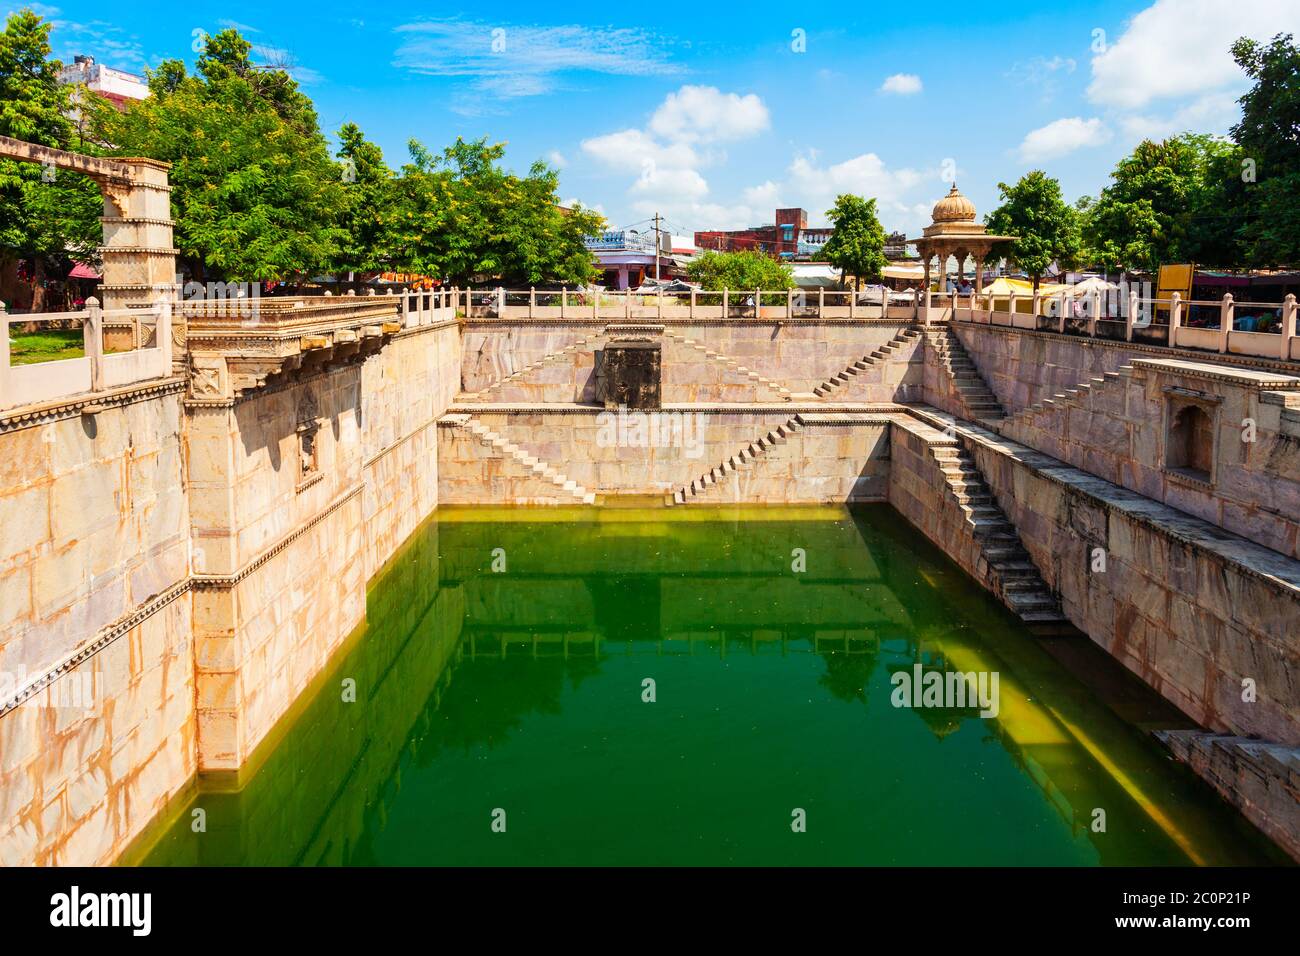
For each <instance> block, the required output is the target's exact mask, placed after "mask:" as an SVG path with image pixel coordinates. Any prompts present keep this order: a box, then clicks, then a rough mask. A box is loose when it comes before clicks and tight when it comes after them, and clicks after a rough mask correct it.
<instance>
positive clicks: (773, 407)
mask: <svg viewBox="0 0 1300 956" xmlns="http://www.w3.org/2000/svg"><path fill="white" fill-rule="evenodd" d="M447 411H448V412H449V413H455V412H461V413H466V414H473V415H599V414H600V413H601V412H604V411H612V410H610V409H605V408H604V407H602V406H600V405H578V404H575V403H567V404H562V403H559V402H536V403H532V404H530V403H526V402H503V403H501V404H492V403H489V402H483V403H479V402H462V401H455V402H453V403H452V404H451V405H450V406H449V407H448V409H447ZM630 411H631V410H629V412H630ZM656 411H659V412H683V413H685V412H709V413H712V414H717V415H767V414H777V413H780V414H782V415H793V414H795V413H799V412H805V413H808V414H837V413H838V414H876V415H887V414H899V413H905V412H906V411H907V406H905V405H900V404H896V403H892V402H891V403H887V404H873V403H867V402H864V403H856V404H855V403H852V402H849V403H844V404H835V403H832V402H755V403H752V404H749V403H739V404H730V403H726V402H677V403H665V404H664V405H662V406H661V407H660V408H658V409H656Z"/></svg>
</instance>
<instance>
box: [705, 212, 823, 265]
mask: <svg viewBox="0 0 1300 956" xmlns="http://www.w3.org/2000/svg"><path fill="white" fill-rule="evenodd" d="M809 231H812V232H815V233H818V234H824V235H825V236H826V238H829V237H830V232H831V231H830V230H828V229H816V230H809V229H808V213H807V212H806V211H805V210H803V209H799V208H798V207H794V208H790V209H778V210H777V211H776V221H775V222H774V223H772V224H770V225H766V226H751V227H750V228H748V229H732V230H726V231H719V230H710V231H707V232H697V233H696V234H695V245H696V246H698V247H699V249H700V251H701V252H708V251H713V252H740V251H741V250H744V249H753V250H755V251H757V252H761V253H763V254H764V255H769V256H771V257H772V258H773V259H794V258H796V257H797V256H798V255H799V243H800V241H801V240H802V239H803V237H804V235H805V233H807V232H809ZM821 244H822V245H824V244H825V240H822V243H821Z"/></svg>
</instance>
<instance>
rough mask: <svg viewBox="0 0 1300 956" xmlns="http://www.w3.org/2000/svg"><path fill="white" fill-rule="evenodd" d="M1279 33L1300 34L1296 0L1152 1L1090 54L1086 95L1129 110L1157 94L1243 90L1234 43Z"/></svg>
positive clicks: (1160, 96) (1299, 9) (1298, 0)
mask: <svg viewBox="0 0 1300 956" xmlns="http://www.w3.org/2000/svg"><path fill="white" fill-rule="evenodd" d="M1282 32H1290V33H1296V34H1300V0H1233V2H1231V3H1225V2H1224V0H1156V3H1154V4H1153V5H1151V6H1150V7H1147V8H1146V9H1145V10H1143V11H1141V12H1140V13H1138V14H1137V15H1136V16H1135V17H1133V19H1132V20H1131V21H1129V23H1128V24H1127V26H1126V28H1125V30H1124V32H1123V33H1122V34H1121V35H1120V37H1119V39H1118V40H1116V41H1115V42H1114V43H1112V44H1110V45H1109V46H1108V47H1107V48H1106V49H1105V50H1104V51H1103V52H1101V53H1098V54H1097V55H1096V56H1094V57H1093V58H1092V82H1091V83H1090V84H1089V86H1088V98H1089V99H1090V100H1091V101H1092V102H1093V103H1096V104H1099V105H1103V106H1112V107H1117V108H1120V109H1129V110H1131V109H1140V108H1141V107H1143V106H1146V105H1147V104H1148V103H1150V102H1151V101H1152V100H1156V99H1163V98H1168V97H1179V96H1190V95H1194V94H1197V93H1204V92H1207V91H1210V90H1218V89H1222V88H1224V87H1226V86H1230V85H1232V86H1235V87H1238V88H1243V87H1244V86H1245V84H1246V82H1247V79H1246V77H1245V76H1244V75H1243V74H1242V72H1241V70H1240V69H1239V68H1238V67H1237V65H1236V63H1234V62H1233V60H1232V55H1231V53H1230V52H1229V47H1230V46H1231V44H1232V42H1233V40H1235V39H1236V38H1237V37H1240V36H1248V37H1252V38H1254V39H1257V40H1258V39H1266V38H1268V37H1271V36H1273V35H1274V34H1276V33H1282Z"/></svg>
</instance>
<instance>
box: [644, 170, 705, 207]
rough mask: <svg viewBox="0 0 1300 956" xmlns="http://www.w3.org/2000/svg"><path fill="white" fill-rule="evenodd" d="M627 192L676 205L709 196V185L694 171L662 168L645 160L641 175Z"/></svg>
mask: <svg viewBox="0 0 1300 956" xmlns="http://www.w3.org/2000/svg"><path fill="white" fill-rule="evenodd" d="M628 191H629V192H630V193H631V194H632V195H635V196H651V197H655V198H657V199H660V200H662V201H663V202H665V203H674V204H678V203H681V202H682V201H688V202H695V201H697V200H700V199H703V198H704V197H705V196H707V195H708V194H709V184H708V182H707V181H706V180H705V179H704V177H703V176H701V175H700V174H699V173H698V172H696V171H695V170H694V169H673V168H671V167H669V168H664V167H661V166H659V165H658V164H657V163H654V162H652V161H650V160H646V162H645V164H644V165H643V166H642V168H641V175H640V176H639V177H638V178H637V181H636V182H634V183H633V184H632V188H631V189H630V190H628Z"/></svg>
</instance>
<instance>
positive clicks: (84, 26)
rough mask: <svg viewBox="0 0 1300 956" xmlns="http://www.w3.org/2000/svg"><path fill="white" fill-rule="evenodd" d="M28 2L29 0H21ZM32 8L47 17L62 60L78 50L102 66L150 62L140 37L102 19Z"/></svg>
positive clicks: (124, 67)
mask: <svg viewBox="0 0 1300 956" xmlns="http://www.w3.org/2000/svg"><path fill="white" fill-rule="evenodd" d="M23 6H29V4H23ZM33 12H35V13H37V14H38V15H40V16H41V17H44V18H45V19H47V20H49V21H50V26H51V27H52V30H51V33H50V45H51V46H52V47H53V49H54V55H55V56H57V57H58V58H59V59H60V60H62V61H63V62H64V63H71V62H72V58H73V57H74V56H76V55H77V54H80V53H88V54H90V55H92V56H94V57H95V59H96V60H97V61H98V62H100V63H103V64H104V65H105V66H112V67H116V68H117V69H119V70H143V69H144V68H145V67H147V66H148V65H149V61H148V60H147V59H146V57H145V55H144V49H143V47H141V45H140V41H139V39H138V38H137V37H136V36H135V34H133V33H127V32H126V31H124V30H123V29H122V28H121V27H119V26H117V25H116V24H114V23H109V22H107V21H105V20H88V21H85V22H77V21H74V20H60V19H57V16H58V14H59V9H58V8H57V7H41V8H40V9H36V10H34V11H33Z"/></svg>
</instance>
